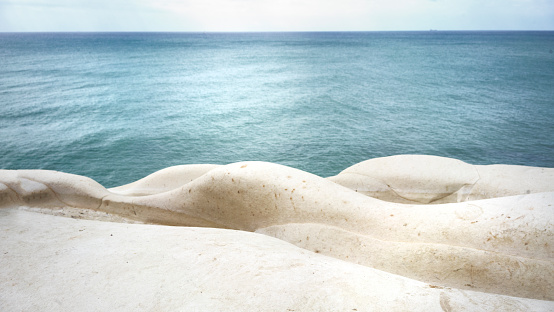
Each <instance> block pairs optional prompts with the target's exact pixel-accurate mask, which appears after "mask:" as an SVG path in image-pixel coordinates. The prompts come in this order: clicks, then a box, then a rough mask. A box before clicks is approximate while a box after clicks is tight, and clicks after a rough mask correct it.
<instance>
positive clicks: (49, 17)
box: [0, 0, 554, 32]
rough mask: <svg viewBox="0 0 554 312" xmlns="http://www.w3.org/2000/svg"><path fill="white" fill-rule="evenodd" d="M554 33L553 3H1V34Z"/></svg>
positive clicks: (40, 0)
mask: <svg viewBox="0 0 554 312" xmlns="http://www.w3.org/2000/svg"><path fill="white" fill-rule="evenodd" d="M429 29H437V30H554V0H182V1H177V0H157V1H156V0H0V32H18V31H184V32H188V31H190V32H197V31H200V32H209V31H388V30H429Z"/></svg>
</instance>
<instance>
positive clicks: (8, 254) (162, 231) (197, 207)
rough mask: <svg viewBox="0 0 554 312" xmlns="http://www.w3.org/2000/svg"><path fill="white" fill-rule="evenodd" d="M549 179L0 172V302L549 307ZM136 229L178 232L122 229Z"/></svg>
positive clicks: (259, 171) (413, 172)
mask: <svg viewBox="0 0 554 312" xmlns="http://www.w3.org/2000/svg"><path fill="white" fill-rule="evenodd" d="M376 164H377V165H376ZM379 168H381V169H379ZM387 168H389V169H390V170H386V169H387ZM391 168H392V169H391ZM449 168H450V169H449ZM395 170H396V171H395ZM426 170H427V171H426ZM426 172H427V173H426ZM552 172H553V171H552V169H547V168H530V167H522V166H472V165H469V164H466V163H463V162H460V161H457V160H452V159H445V158H440V157H433V156H397V157H390V158H384V159H374V160H370V161H367V162H363V163H360V164H358V165H355V166H353V167H351V168H349V169H347V170H345V171H343V172H342V173H340V174H339V175H337V176H335V177H333V178H330V179H324V178H321V177H318V176H315V175H312V174H309V173H306V172H303V171H300V170H296V169H293V168H289V167H285V166H280V165H276V164H271V163H263V162H244V163H236V164H231V165H225V166H217V165H188V166H177V167H171V168H167V169H164V170H162V171H159V172H157V173H154V174H152V175H150V176H148V177H146V178H144V179H142V180H139V181H137V182H134V183H131V184H128V185H125V186H122V187H118V188H112V189H109V190H106V189H105V188H103V187H102V186H101V185H99V184H98V183H96V182H94V181H93V180H90V179H88V178H85V177H80V176H75V175H70V174H65V173H60V172H53V171H41V170H24V171H7V170H2V171H0V233H1V235H2V237H1V238H0V239H2V241H3V242H5V243H4V244H3V245H4V246H5V247H3V248H4V249H3V250H2V253H3V254H0V259H2V262H1V263H2V264H3V265H2V266H0V267H1V268H0V277H1V280H2V283H3V284H1V285H2V286H1V289H2V292H0V307H2V306H6V307H8V308H10V309H9V310H12V309H11V308H12V307H15V308H16V310H17V307H18V306H21V307H23V306H24V305H25V304H27V307H28V308H29V309H33V307H34V306H33V305H37V306H38V305H41V304H42V305H43V306H45V307H47V309H46V310H59V307H62V308H64V309H66V308H67V309H70V310H74V309H80V308H82V307H86V306H90V307H93V308H91V309H92V310H99V309H100V310H104V309H108V308H110V307H120V308H121V309H123V310H128V309H135V308H137V307H138V308H140V307H145V308H151V309H158V308H159V309H161V310H174V309H179V308H182V309H183V310H195V309H196V310H279V311H283V310H285V311H286V309H291V310H329V311H336V310H341V311H349V310H354V309H356V310H358V311H364V310H370V311H371V310H421V311H433V310H441V309H442V310H444V311H458V310H470V311H474V310H480V309H482V310H483V311H488V310H504V311H548V310H553V309H554V247H552V244H553V243H554V240H553V237H554V234H553V232H554V231H553V223H554V222H553V221H554V213H553V212H554V211H553V209H554V208H553V207H552V204H553V203H554V183H552V182H553V181H552V177H553V174H552ZM475 173H477V176H476V175H475ZM368 181H369V182H368ZM487 181H489V182H487ZM518 181H519V182H520V183H519V184H518ZM371 183H373V184H371ZM339 184H343V185H346V186H347V187H344V186H342V185H339ZM374 186H377V187H374ZM385 186H386V187H385ZM348 187H349V188H348ZM369 189H371V190H372V191H371V192H370V191H368V190H369ZM376 190H377V191H376ZM391 190H393V191H391ZM364 193H365V194H368V195H372V196H373V195H375V194H377V197H381V198H385V199H389V200H396V199H398V196H396V195H395V194H400V195H401V196H399V197H400V198H403V200H408V201H410V202H412V201H414V202H419V203H421V202H433V203H435V202H438V201H439V202H440V201H454V203H448V204H439V205H421V204H417V205H411V204H410V205H407V204H400V203H393V202H386V201H383V200H379V199H375V198H372V197H369V196H366V195H364ZM527 193H531V194H527ZM498 194H500V195H498ZM496 195H498V196H501V197H498V198H494V197H496ZM508 195H512V196H508ZM484 197H487V198H489V199H486V200H473V199H474V198H484ZM454 198H455V200H453V199H454ZM459 200H460V201H462V202H455V201H459ZM2 207H3V208H2ZM31 211H34V212H36V211H39V212H47V213H51V214H57V215H66V216H71V217H73V218H86V219H96V220H100V219H101V220H110V221H117V222H118V223H115V222H98V221H87V220H73V219H71V218H61V217H53V216H46V215H44V214H36V213H34V212H31ZM131 221H134V222H143V223H155V224H164V225H180V226H179V227H165V226H153V225H141V224H135V225H130V224H124V223H121V222H131ZM183 226H194V227H199V226H200V227H210V228H220V229H200V228H191V227H183ZM79 230H82V231H79ZM236 230H243V231H249V232H258V233H261V234H265V235H260V234H256V233H248V232H241V231H238V232H237V231H236ZM108 232H110V234H113V235H114V236H115V237H116V238H114V236H111V235H107V233H108ZM269 236H273V237H275V238H279V239H280V240H276V239H275V238H272V237H269ZM293 245H296V246H298V247H301V248H302V249H299V248H297V247H295V246H293ZM41 250H42V251H41ZM96 254H97V255H98V256H95V255H96ZM110 254H113V255H114V258H113V259H115V261H112V258H111V257H110V256H109V255H110ZM203 255H209V256H206V257H204V256H203ZM212 256H213V258H215V259H216V260H217V259H219V260H217V261H216V260H213V261H212ZM328 256H330V257H328ZM175 257H177V258H175ZM331 257H332V258H331ZM333 258H335V259H333ZM175 259H178V260H179V261H177V260H175ZM123 260H126V261H125V262H127V261H129V260H130V262H131V264H130V265H128V264H127V263H123V262H122V261H123ZM118 261H119V262H118ZM4 264H6V265H4ZM32 268H38V269H36V270H35V269H32ZM86 268H94V270H92V269H91V270H92V271H90V272H89V271H87V269H86ZM181 271H183V272H181ZM59 272H63V274H61V273H59ZM91 272H92V273H91ZM93 272H96V273H93ZM133 274H134V275H133ZM132 276H136V279H137V281H133V277H132ZM20 280H21V281H20ZM6 281H10V282H6ZM14 281H17V282H14ZM87 281H90V282H88V284H87ZM10 283H12V284H10ZM32 285H34V286H32ZM50 286H51V287H50ZM49 287H50V288H52V289H51V290H48V289H49ZM64 289H65V290H64ZM70 289H71V290H72V294H71V295H70V291H69V290H70ZM77 289H78V290H77ZM160 289H163V291H162V290H160ZM199 290H200V292H198V291H199ZM114 292H115V293H117V295H116V296H114V298H112V299H109V300H106V301H99V300H98V299H94V298H98V297H106V298H107V297H109V296H108V294H113V293H114ZM183 293H184V294H185V295H183ZM4 294H18V295H4ZM33 294H35V296H33ZM37 294H38V295H37ZM110 296H113V295H110ZM69 297H71V299H68V298H69ZM93 297H94V298H93ZM58 302H61V304H60V306H59V307H58V306H57V305H58ZM87 304H89V305H87ZM0 310H3V309H0ZM21 310H26V309H23V308H22V309H21Z"/></svg>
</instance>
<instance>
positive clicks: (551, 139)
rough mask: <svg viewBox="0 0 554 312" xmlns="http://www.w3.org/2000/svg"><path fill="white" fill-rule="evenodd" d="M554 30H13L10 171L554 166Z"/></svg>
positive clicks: (5, 125) (121, 177)
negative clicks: (407, 161)
mask: <svg viewBox="0 0 554 312" xmlns="http://www.w3.org/2000/svg"><path fill="white" fill-rule="evenodd" d="M552 50H554V32H440V31H439V32H347V33H3V34H0V61H1V64H2V65H1V66H0V168H3V169H51V170H59V171H64V172H69V173H75V174H80V175H85V176H88V177H91V178H93V179H95V180H96V181H98V182H100V183H101V184H103V185H104V186H106V187H111V186H116V185H121V184H125V183H129V182H132V181H134V180H137V179H140V178H142V177H144V176H146V175H147V174H150V173H152V172H154V171H156V170H159V169H162V168H165V167H168V166H173V165H181V164H198V163H215V164H227V163H232V162H237V161H243V160H260V161H270V162H275V163H280V164H284V165H288V166H292V167H295V168H298V169H302V170H305V171H308V172H311V173H314V174H317V175H320V176H324V177H325V176H331V175H335V174H337V173H338V172H339V171H341V170H343V169H344V168H346V167H348V166H350V165H353V164H355V163H358V162H360V161H363V160H366V159H369V158H374V157H382V156H389V155H396V154H431V155H439V156H446V157H453V158H457V159H460V160H463V161H466V162H469V163H473V164H494V163H502V164H519V165H529V166H544V167H554V121H553V120H554V54H553V53H552Z"/></svg>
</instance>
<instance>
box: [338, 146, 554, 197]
mask: <svg viewBox="0 0 554 312" xmlns="http://www.w3.org/2000/svg"><path fill="white" fill-rule="evenodd" d="M329 180H331V181H333V182H335V183H338V184H340V185H343V186H345V187H348V188H350V189H353V190H355V191H356V192H359V193H362V194H365V195H368V196H371V197H374V198H378V199H382V200H386V201H390V202H397V203H407V204H429V203H434V204H441V203H455V202H462V201H469V200H477V199H488V198H496V197H504V196H512V195H522V194H531V193H540V192H552V191H554V169H553V168H537V167H526V166H514V165H489V166H478V165H470V164H468V163H465V162H462V161H459V160H456V159H451V158H445V157H438V156H428V155H398V156H390V157H383V158H374V159H370V160H366V161H364V162H361V163H358V164H355V165H353V166H351V167H349V168H346V169H345V170H343V171H342V172H340V173H339V174H338V175H336V176H334V177H329Z"/></svg>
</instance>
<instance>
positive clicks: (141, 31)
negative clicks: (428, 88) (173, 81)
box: [0, 29, 554, 34]
mask: <svg viewBox="0 0 554 312" xmlns="http://www.w3.org/2000/svg"><path fill="white" fill-rule="evenodd" d="M552 31H554V29H551V30H550V29H549V30H545V29H480V30H476V29H444V30H443V29H417V30H414V29H412V30H210V31H202V30H102V31H95V30H25V31H0V33H196V34H198V33H205V34H208V33H356V32H358V33H360V32H552Z"/></svg>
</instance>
